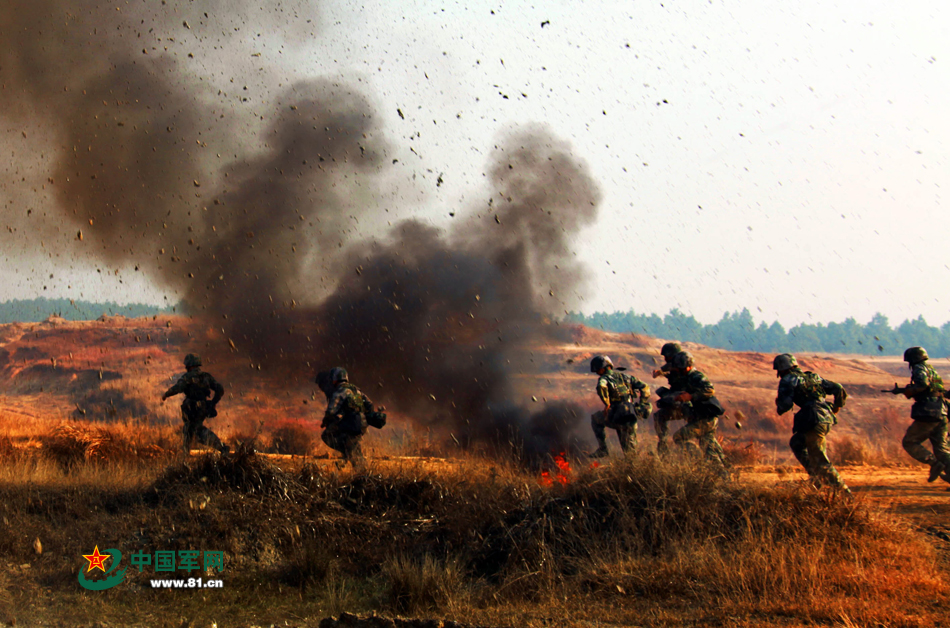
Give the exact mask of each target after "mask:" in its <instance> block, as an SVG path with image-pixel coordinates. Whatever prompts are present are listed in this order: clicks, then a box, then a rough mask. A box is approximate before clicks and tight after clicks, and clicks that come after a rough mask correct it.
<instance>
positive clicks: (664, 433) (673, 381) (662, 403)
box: [653, 342, 685, 456]
mask: <svg viewBox="0 0 950 628" xmlns="http://www.w3.org/2000/svg"><path fill="white" fill-rule="evenodd" d="M682 350H683V347H682V346H680V344H679V343H678V342H668V343H666V344H665V345H663V347H662V348H661V349H660V355H662V356H663V359H664V360H665V362H664V364H663V366H661V367H660V368H658V369H656V370H654V371H653V377H665V378H666V381H667V382H668V383H669V387H667V386H661V387H659V388H657V389H656V394H657V395H659V397H660V400H659V401H657V403H656V408H657V409H656V412H654V413H653V428H654V429H655V430H656V438H657V443H656V451H657V453H658V454H660V455H661V456H665V455H666V454H668V453H669V451H670V444H669V436H670V425H669V424H670V421H678V420H680V419H683V418H685V417H684V416H683V413H682V412H681V411H680V406H678V405H677V404H676V402H675V401H674V398H675V396H676V395H675V393H677V392H680V390H682V388H681V385H682V381H681V380H682V378H681V377H680V376H679V374H676V373H673V371H672V363H673V356H675V355H676V354H677V353H679V352H680V351H682Z"/></svg>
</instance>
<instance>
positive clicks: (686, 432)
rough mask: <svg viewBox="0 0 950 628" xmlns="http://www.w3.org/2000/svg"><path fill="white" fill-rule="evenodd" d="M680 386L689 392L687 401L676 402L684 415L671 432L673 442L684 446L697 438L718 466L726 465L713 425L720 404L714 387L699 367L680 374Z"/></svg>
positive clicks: (718, 412)
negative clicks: (679, 424) (673, 431)
mask: <svg viewBox="0 0 950 628" xmlns="http://www.w3.org/2000/svg"><path fill="white" fill-rule="evenodd" d="M682 378H683V379H682V384H681V385H682V390H681V392H686V393H689V394H690V397H691V399H690V401H687V402H677V404H678V405H679V406H680V410H681V411H682V412H683V414H684V415H685V418H686V425H684V426H683V427H681V428H680V429H679V430H677V432H676V433H675V434H674V435H673V442H674V443H676V444H677V445H679V446H681V447H682V446H685V445H686V443H687V442H688V441H691V440H693V439H696V440H697V441H698V443H699V447H700V449H702V450H703V454H704V455H705V456H706V459H707V460H708V461H710V462H711V463H713V464H714V465H715V466H717V467H718V468H720V469H722V470H724V469H725V453H724V452H723V451H722V446H721V445H720V444H719V441H718V440H716V427H717V426H718V425H719V415H721V414H722V412H723V411H722V405H720V403H719V400H718V399H716V397H715V396H714V395H715V392H716V389H715V387H714V386H713V384H712V382H711V381H709V378H708V377H706V375H705V374H703V372H702V371H697V370H695V369H693V370H690V371H689V372H687V373H685V374H683V375H682Z"/></svg>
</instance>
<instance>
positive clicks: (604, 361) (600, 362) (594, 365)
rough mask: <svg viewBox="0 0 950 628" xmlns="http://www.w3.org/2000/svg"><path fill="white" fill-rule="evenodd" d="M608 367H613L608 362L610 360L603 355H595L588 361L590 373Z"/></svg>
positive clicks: (611, 363)
mask: <svg viewBox="0 0 950 628" xmlns="http://www.w3.org/2000/svg"><path fill="white" fill-rule="evenodd" d="M608 366H609V367H610V368H613V367H614V363H613V362H611V361H610V358H608V357H607V356H605V355H595V356H594V357H593V359H592V360H591V361H590V372H591V373H596V372H597V371H599V370H600V369H605V368H607V367H608Z"/></svg>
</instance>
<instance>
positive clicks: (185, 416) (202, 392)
mask: <svg viewBox="0 0 950 628" xmlns="http://www.w3.org/2000/svg"><path fill="white" fill-rule="evenodd" d="M200 366H201V358H200V357H199V356H197V355H195V354H194V353H189V354H188V355H186V356H185V368H186V369H187V371H186V372H185V373H184V374H183V375H182V376H181V377H179V378H178V381H177V382H176V383H175V385H174V386H172V387H171V388H169V389H168V390H166V391H165V394H163V395H162V403H165V400H166V399H168V398H169V397H174V396H175V395H180V394H182V393H184V395H185V400H184V401H182V402H181V418H182V421H183V422H184V425H182V428H181V448H182V451H183V452H184V453H185V455H187V454H188V452H189V451H190V450H191V441H192V440H193V439H194V438H197V439H198V442H199V443H201V444H202V445H208V446H209V447H214V448H215V449H217V450H218V451H220V452H221V453H223V454H226V453H229V452H230V451H231V448H230V447H228V446H227V445H225V444H224V443H222V442H221V439H220V438H218V436H217V434H215V433H214V432H212V431H211V430H209V429H208V428H206V427H205V426H204V421H205V419H213V418H214V417H216V416H218V410H217V405H218V402H219V401H221V397H222V396H224V386H222V385H221V384H219V383H218V381H217V380H216V379H215V378H213V377H212V376H211V375H210V374H209V373H205V372H204V371H202V370H201V369H200V368H199V367H200ZM212 391H214V397H212V398H211V399H210V400H209V399H208V396H209V395H210V394H211V392H212Z"/></svg>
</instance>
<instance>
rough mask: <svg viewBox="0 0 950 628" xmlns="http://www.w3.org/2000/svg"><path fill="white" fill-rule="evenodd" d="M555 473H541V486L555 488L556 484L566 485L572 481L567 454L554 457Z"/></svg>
mask: <svg viewBox="0 0 950 628" xmlns="http://www.w3.org/2000/svg"><path fill="white" fill-rule="evenodd" d="M554 465H555V467H556V469H555V471H554V472H553V473H552V472H551V471H542V472H541V480H540V481H541V486H554V485H555V484H560V485H562V486H563V485H565V484H567V483H568V482H570V481H571V463H569V462H568V461H567V457H566V456H565V453H564V452H563V451H562V452H561V453H559V454H557V455H556V456H554Z"/></svg>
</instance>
